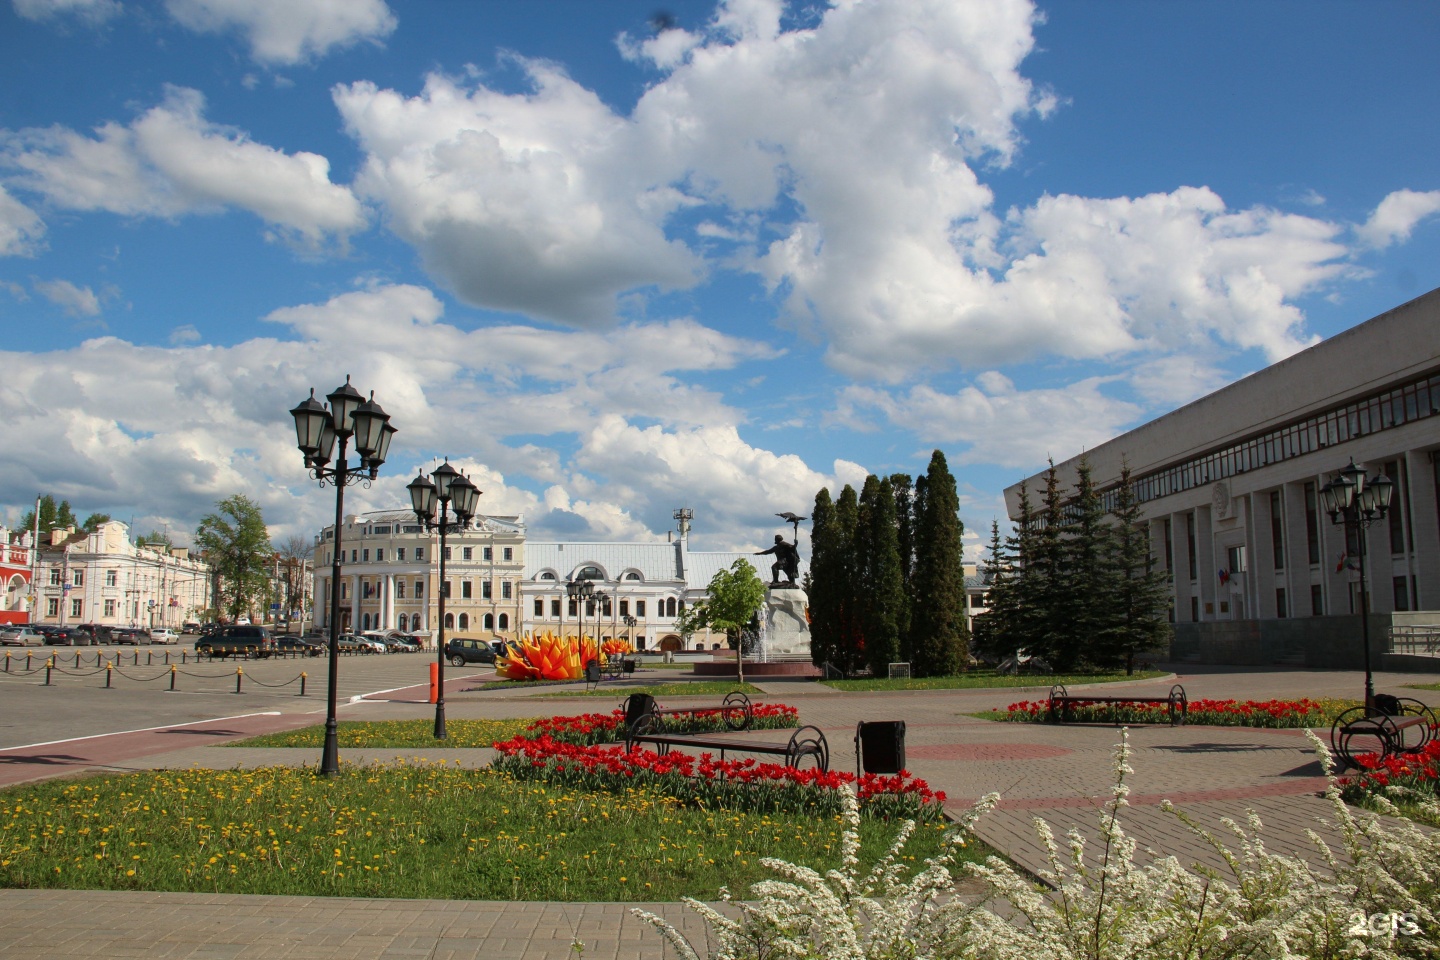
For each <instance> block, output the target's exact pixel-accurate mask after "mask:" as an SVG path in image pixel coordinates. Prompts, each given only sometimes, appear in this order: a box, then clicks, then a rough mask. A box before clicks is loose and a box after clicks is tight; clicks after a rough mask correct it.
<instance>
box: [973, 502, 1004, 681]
mask: <svg viewBox="0 0 1440 960" xmlns="http://www.w3.org/2000/svg"><path fill="white" fill-rule="evenodd" d="M1014 569H1015V568H1014V567H1013V566H1012V562H1011V558H1010V557H1009V556H1007V555H1006V553H1005V545H1004V543H1003V542H1002V541H1001V539H1000V521H998V520H992V521H990V549H989V552H988V554H987V555H986V557H985V612H984V613H982V614H980V615H978V616H977V617H976V618H975V629H974V631H973V632H972V634H971V637H970V643H971V646H972V647H973V648H974V649H975V652H976V655H977V656H983V657H986V658H988V659H989V660H992V661H994V662H997V663H998V662H1000V661H1002V660H1004V659H1006V658H1007V657H1010V656H1013V655H1014V653H1015V647H1014V645H1013V640H1012V637H1013V635H1014V626H1013V621H1014V619H1015V609H1014V604H1015V591H1014V584H1015V580H1014Z"/></svg>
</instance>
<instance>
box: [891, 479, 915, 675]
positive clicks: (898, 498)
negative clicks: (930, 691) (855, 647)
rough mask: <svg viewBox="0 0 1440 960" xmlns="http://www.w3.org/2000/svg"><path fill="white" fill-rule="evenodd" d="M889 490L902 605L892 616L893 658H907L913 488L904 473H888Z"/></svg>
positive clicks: (912, 568)
mask: <svg viewBox="0 0 1440 960" xmlns="http://www.w3.org/2000/svg"><path fill="white" fill-rule="evenodd" d="M890 489H891V490H892V491H893V492H894V498H895V546H896V549H897V551H898V552H899V555H900V583H901V589H902V590H904V593H905V596H904V601H905V602H904V603H903V604H901V606H900V609H899V610H898V611H897V612H896V616H895V629H896V632H897V637H898V640H899V644H900V646H899V650H898V651H897V654H896V655H897V656H898V657H899V658H900V659H901V660H903V661H907V662H908V661H909V659H910V611H911V610H912V609H914V606H915V592H914V577H915V489H914V486H913V485H912V484H911V482H910V474H908V473H892V474H890Z"/></svg>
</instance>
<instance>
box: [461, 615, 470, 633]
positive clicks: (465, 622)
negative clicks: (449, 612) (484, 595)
mask: <svg viewBox="0 0 1440 960" xmlns="http://www.w3.org/2000/svg"><path fill="white" fill-rule="evenodd" d="M460 629H461V630H469V629H470V614H468V613H462V614H460Z"/></svg>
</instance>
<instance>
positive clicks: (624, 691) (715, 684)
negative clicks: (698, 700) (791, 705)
mask: <svg viewBox="0 0 1440 960" xmlns="http://www.w3.org/2000/svg"><path fill="white" fill-rule="evenodd" d="M736 691H739V692H740V693H743V694H745V695H746V696H750V697H753V696H755V695H756V694H760V695H761V696H763V695H764V693H765V691H763V690H761V689H760V688H759V687H756V686H752V685H751V684H748V683H736V682H735V681H734V680H682V681H680V682H678V683H676V682H670V683H663V682H660V681H656V682H655V683H646V684H644V685H641V684H638V683H636V682H634V681H630V682H627V683H626V684H625V686H623V687H607V686H606V685H605V684H604V683H603V682H602V683H601V684H600V686H599V687H597V688H596V689H594V690H585V689H584V688H583V687H581V688H579V689H574V690H568V691H566V692H564V693H561V692H559V691H558V690H557V691H556V692H555V693H540V694H536V699H538V700H557V699H569V698H571V697H604V698H608V699H610V700H614V699H615V698H616V697H619V698H620V699H621V700H623V699H625V698H626V697H628V696H630V694H632V693H648V694H650V696H652V697H656V698H659V697H713V698H715V702H716V703H717V704H718V703H719V702H720V698H721V697H724V696H725V694H727V693H735V692H736Z"/></svg>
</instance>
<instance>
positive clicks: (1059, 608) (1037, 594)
mask: <svg viewBox="0 0 1440 960" xmlns="http://www.w3.org/2000/svg"><path fill="white" fill-rule="evenodd" d="M1042 504H1043V510H1042V511H1041V513H1040V517H1039V522H1038V523H1037V524H1036V529H1035V533H1034V536H1033V538H1032V550H1031V559H1032V565H1033V569H1034V577H1033V579H1032V580H1031V582H1030V586H1031V588H1032V591H1031V596H1029V597H1027V598H1026V599H1027V600H1028V601H1029V602H1030V603H1032V604H1033V605H1034V614H1035V620H1034V624H1033V626H1034V632H1033V639H1032V641H1031V645H1030V646H1029V647H1027V652H1029V653H1031V654H1034V655H1038V656H1043V657H1044V658H1045V659H1047V660H1049V661H1050V664H1051V666H1053V667H1055V668H1056V669H1057V670H1059V671H1061V672H1064V671H1066V670H1069V669H1073V668H1074V666H1075V663H1076V661H1077V660H1078V650H1077V649H1076V644H1075V641H1074V635H1073V633H1072V631H1071V629H1070V620H1069V616H1068V612H1069V608H1070V604H1071V599H1072V598H1071V594H1070V589H1069V588H1070V578H1069V575H1068V574H1069V570H1068V565H1067V562H1066V561H1067V559H1068V558H1067V556H1066V547H1065V542H1064V540H1065V504H1064V502H1063V500H1062V499H1061V494H1060V475H1059V473H1058V472H1057V471H1056V469H1055V461H1054V460H1051V461H1050V469H1049V470H1048V471H1046V473H1045V495H1044V498H1043V500H1042Z"/></svg>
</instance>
